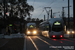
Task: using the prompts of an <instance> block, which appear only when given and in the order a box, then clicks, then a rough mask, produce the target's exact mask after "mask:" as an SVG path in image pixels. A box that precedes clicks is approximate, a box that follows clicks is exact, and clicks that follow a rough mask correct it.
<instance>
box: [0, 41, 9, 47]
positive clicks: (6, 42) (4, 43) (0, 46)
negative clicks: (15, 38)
mask: <svg viewBox="0 0 75 50" xmlns="http://www.w3.org/2000/svg"><path fill="white" fill-rule="evenodd" d="M6 43H8V41H7V42H6ZM6 43H4V44H3V45H1V46H0V47H3V46H4V45H5V44H6Z"/></svg>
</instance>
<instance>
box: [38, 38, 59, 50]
mask: <svg viewBox="0 0 75 50" xmlns="http://www.w3.org/2000/svg"><path fill="white" fill-rule="evenodd" d="M37 38H38V39H39V40H41V41H43V42H44V43H46V44H48V45H50V46H52V47H53V48H55V49H56V50H59V49H58V48H56V47H55V46H53V45H51V44H50V43H48V42H47V41H45V40H43V39H41V38H39V37H37Z"/></svg>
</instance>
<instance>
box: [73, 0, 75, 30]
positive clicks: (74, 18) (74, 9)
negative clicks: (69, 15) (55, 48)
mask: <svg viewBox="0 0 75 50" xmlns="http://www.w3.org/2000/svg"><path fill="white" fill-rule="evenodd" d="M74 7H75V6H74V0H73V21H74V30H75V14H74V13H75V8H74Z"/></svg>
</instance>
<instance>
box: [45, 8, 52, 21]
mask: <svg viewBox="0 0 75 50" xmlns="http://www.w3.org/2000/svg"><path fill="white" fill-rule="evenodd" d="M50 8H51V7H44V9H45V10H46V12H47V15H48V18H47V20H49V12H50ZM47 9H49V11H48V10H47Z"/></svg>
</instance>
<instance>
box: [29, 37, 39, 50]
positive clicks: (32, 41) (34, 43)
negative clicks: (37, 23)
mask: <svg viewBox="0 0 75 50" xmlns="http://www.w3.org/2000/svg"><path fill="white" fill-rule="evenodd" d="M29 39H30V40H31V42H32V43H33V45H34V47H35V48H36V50H39V49H38V48H37V46H36V44H35V43H34V41H33V40H32V39H31V37H29Z"/></svg>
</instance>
